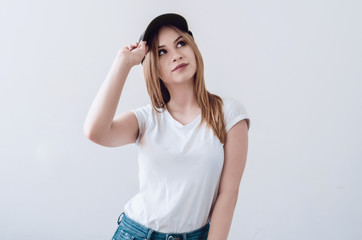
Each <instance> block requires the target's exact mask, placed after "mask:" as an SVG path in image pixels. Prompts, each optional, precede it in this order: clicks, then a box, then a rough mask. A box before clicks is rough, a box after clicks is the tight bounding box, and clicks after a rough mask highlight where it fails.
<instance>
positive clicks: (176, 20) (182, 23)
mask: <svg viewBox="0 0 362 240" xmlns="http://www.w3.org/2000/svg"><path fill="white" fill-rule="evenodd" d="M165 25H173V26H175V27H177V28H178V29H180V30H182V31H184V32H187V33H188V34H189V35H191V36H192V32H191V31H190V30H189V27H188V25H187V21H186V19H185V18H184V17H182V16H181V15H179V14H176V13H166V14H162V15H160V16H158V17H156V18H155V19H153V20H152V21H151V22H150V24H148V26H147V28H146V30H145V31H144V32H143V33H142V35H141V37H140V38H139V42H141V41H142V40H143V41H146V42H147V44H149V43H150V41H151V39H152V37H153V35H154V33H155V32H156V31H157V30H158V29H160V28H161V27H162V26H165ZM192 37H193V36H192Z"/></svg>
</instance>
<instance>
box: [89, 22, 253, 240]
mask: <svg viewBox="0 0 362 240" xmlns="http://www.w3.org/2000/svg"><path fill="white" fill-rule="evenodd" d="M160 30H161V31H160V35H159V43H160V45H164V47H165V50H166V51H167V53H166V54H164V55H162V57H160V61H161V63H160V64H161V69H160V70H161V71H160V72H161V76H160V77H161V79H162V80H163V81H164V82H165V84H166V86H167V88H168V90H169V92H170V95H171V100H170V102H169V103H168V104H167V109H168V111H169V112H170V113H171V114H172V115H173V117H174V118H175V119H176V120H178V121H179V122H181V123H184V124H186V123H188V122H190V121H192V120H193V119H195V117H196V116H198V114H199V113H200V108H199V106H198V104H197V101H196V98H195V96H194V93H193V84H192V82H193V76H194V74H195V71H196V64H195V63H194V62H195V59H194V58H195V56H194V54H193V52H192V49H190V48H189V46H187V45H186V46H182V47H181V45H182V44H178V43H179V42H177V44H176V45H175V43H174V41H175V40H176V39H177V38H178V36H176V35H177V33H176V32H175V31H174V30H173V29H172V28H169V27H163V28H162V29H160ZM175 33H176V34H175ZM160 50H162V49H160ZM190 50H191V51H190ZM147 51H148V47H147V45H146V42H144V41H142V42H141V43H134V44H130V45H128V46H124V47H122V48H121V49H120V50H119V51H118V54H117V56H116V58H115V59H114V61H113V63H112V66H111V68H110V70H109V72H108V74H107V76H106V78H105V80H104V82H103V84H102V86H101V88H100V90H99V91H98V93H97V95H96V98H95V99H94V101H93V103H92V105H91V108H90V110H89V112H88V115H87V117H86V120H85V123H84V133H85V135H86V136H87V137H88V138H89V139H90V140H91V141H93V142H95V143H97V144H100V145H103V146H107V147H118V146H123V145H126V144H129V143H134V142H135V140H136V138H137V136H138V123H137V118H136V116H135V115H134V113H132V112H131V111H129V112H125V113H122V114H120V115H119V116H117V117H114V115H115V112H116V109H117V105H118V102H119V99H120V96H121V93H122V90H123V86H124V83H125V81H126V78H127V75H128V73H129V71H130V69H131V68H132V67H133V66H135V65H138V64H140V62H141V60H142V59H143V57H144V56H145V54H146V53H147ZM162 54H163V53H162ZM184 62H186V63H189V66H188V67H187V68H185V69H184V70H182V71H179V72H177V73H174V72H170V70H171V69H173V68H174V67H175V65H178V63H184ZM247 150H248V128H247V122H246V120H242V121H240V122H238V123H237V124H235V125H234V126H233V127H232V128H231V129H230V130H229V131H228V132H227V135H226V142H225V144H224V166H223V170H222V174H221V179H220V186H219V194H218V197H217V200H216V204H215V207H214V210H213V213H212V217H211V225H210V231H209V236H208V240H226V239H227V236H228V234H229V230H230V226H231V222H232V218H233V214H234V210H235V206H236V202H237V198H238V191H239V185H240V181H241V178H242V175H243V172H244V168H245V164H246V157H247Z"/></svg>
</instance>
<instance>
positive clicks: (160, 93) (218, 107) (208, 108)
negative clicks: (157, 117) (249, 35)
mask: <svg viewBox="0 0 362 240" xmlns="http://www.w3.org/2000/svg"><path fill="white" fill-rule="evenodd" d="M170 27H172V28H173V29H174V30H175V31H176V32H177V33H179V34H180V35H181V36H182V37H183V39H184V40H185V42H186V44H188V45H189V46H190V47H191V48H192V50H193V51H194V53H195V58H196V65H197V67H196V73H195V76H194V94H195V96H196V99H197V102H198V104H199V106H200V108H201V123H200V124H202V123H203V122H206V124H207V126H209V127H210V128H211V129H212V130H213V132H214V134H215V135H216V136H217V137H218V138H219V140H220V142H221V143H223V144H224V143H225V137H226V131H225V123H224V114H223V101H222V99H221V98H220V97H219V96H217V95H215V94H212V93H210V92H208V91H207V90H206V87H205V79H204V62H203V60H202V56H201V53H200V51H199V49H198V47H197V45H196V43H195V41H194V39H193V37H192V36H190V35H189V34H188V33H186V32H183V31H181V30H179V29H178V28H176V27H174V26H170ZM147 44H148V46H149V51H148V53H147V54H146V56H145V59H144V61H143V70H144V76H145V81H146V87H147V91H148V94H149V96H150V98H151V102H152V105H153V108H154V109H155V110H156V111H157V112H160V111H159V110H158V109H162V110H163V111H164V110H165V109H166V104H167V103H168V102H169V101H170V98H171V96H170V93H169V91H168V90H167V87H166V86H165V84H164V83H163V81H162V80H161V79H160V78H159V76H160V74H159V69H160V61H159V55H158V32H156V33H155V34H154V37H153V39H152V40H151V42H150V43H147Z"/></svg>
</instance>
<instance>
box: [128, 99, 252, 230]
mask: <svg viewBox="0 0 362 240" xmlns="http://www.w3.org/2000/svg"><path fill="white" fill-rule="evenodd" d="M223 102H224V120H225V126H226V131H229V130H230V129H231V127H232V126H234V125H235V124H236V123H237V122H239V121H240V120H242V119H247V121H248V127H250V122H249V121H250V120H249V117H248V115H247V112H246V110H245V108H244V106H243V105H242V104H241V103H240V102H239V101H237V100H235V99H233V98H223ZM132 111H133V112H134V113H135V115H136V117H137V120H138V125H139V136H138V138H137V140H136V142H135V145H137V146H138V148H139V155H138V165H139V181H140V191H139V193H138V194H137V195H135V196H134V197H133V198H131V199H130V200H129V201H128V202H127V204H126V205H125V207H124V212H125V213H126V215H127V216H129V217H130V218H132V219H133V220H135V221H137V222H139V223H140V224H142V225H144V226H146V227H148V228H152V229H154V230H156V231H160V232H173V233H182V232H189V231H193V230H195V229H197V228H200V227H202V226H204V225H205V224H206V223H207V222H208V220H209V219H210V218H211V213H212V209H213V207H214V204H215V201H216V197H217V193H218V188H219V181H220V175H221V171H222V167H223V163H224V146H223V144H222V143H221V142H220V141H219V139H218V138H217V137H216V135H214V133H213V131H212V129H211V128H209V127H207V126H206V123H203V124H202V125H201V127H199V123H200V121H201V114H200V115H199V116H198V117H197V118H195V119H194V120H193V121H192V122H190V123H188V124H186V125H183V124H181V123H179V122H178V121H176V120H175V119H174V118H173V117H172V116H171V114H170V113H169V112H168V111H167V110H165V111H164V112H162V113H157V112H156V111H155V110H154V109H153V108H152V105H151V104H148V105H147V106H145V107H140V108H137V109H134V110H132Z"/></svg>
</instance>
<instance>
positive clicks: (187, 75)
mask: <svg viewBox="0 0 362 240" xmlns="http://www.w3.org/2000/svg"><path fill="white" fill-rule="evenodd" d="M179 37H180V36H179V34H178V33H177V32H176V31H175V30H174V29H173V28H171V27H168V26H164V27H162V28H161V29H160V31H159V35H158V42H159V46H161V47H159V48H158V53H159V56H160V78H161V79H162V81H163V82H164V83H165V85H166V87H167V89H168V91H169V92H170V95H171V100H170V101H169V102H168V103H167V105H166V107H167V110H168V111H169V113H170V114H171V115H172V116H173V117H174V118H175V119H176V120H177V121H179V122H180V123H182V124H184V125H185V124H187V123H189V122H191V121H193V120H194V119H195V118H196V117H197V116H198V115H199V114H200V113H201V109H200V107H199V105H198V102H197V100H196V96H195V95H194V89H193V88H194V85H193V79H194V75H195V73H196V58H195V54H194V52H193V50H192V48H191V47H190V46H189V45H187V44H186V42H185V41H184V40H183V38H179ZM175 41H176V42H175ZM181 63H186V64H188V65H187V67H186V68H184V69H180V70H177V71H173V69H174V68H175V67H176V66H177V65H179V64H181Z"/></svg>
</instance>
